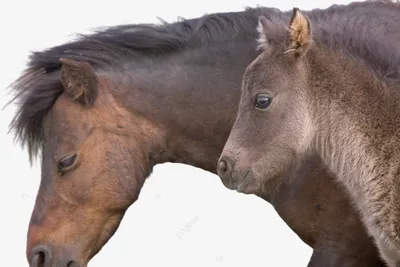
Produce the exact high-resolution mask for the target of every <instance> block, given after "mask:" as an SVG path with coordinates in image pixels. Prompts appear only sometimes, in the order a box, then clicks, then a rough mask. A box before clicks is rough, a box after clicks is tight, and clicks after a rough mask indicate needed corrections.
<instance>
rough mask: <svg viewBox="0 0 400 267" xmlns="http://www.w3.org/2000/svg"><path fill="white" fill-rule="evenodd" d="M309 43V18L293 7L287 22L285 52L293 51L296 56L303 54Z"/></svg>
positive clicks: (310, 35)
mask: <svg viewBox="0 0 400 267" xmlns="http://www.w3.org/2000/svg"><path fill="white" fill-rule="evenodd" d="M311 43H312V34H311V23H310V20H309V19H308V18H307V17H306V16H305V15H303V14H302V13H301V12H300V9H298V8H297V7H295V8H293V15H292V18H291V19H290V23H289V47H288V50H287V51H286V53H294V54H295V55H296V56H297V57H301V56H304V55H305V54H306V53H307V51H308V49H309V48H310V46H311Z"/></svg>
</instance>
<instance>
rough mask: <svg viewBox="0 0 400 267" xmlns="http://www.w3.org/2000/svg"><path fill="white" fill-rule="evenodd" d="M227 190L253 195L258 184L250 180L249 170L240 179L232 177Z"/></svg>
mask: <svg viewBox="0 0 400 267" xmlns="http://www.w3.org/2000/svg"><path fill="white" fill-rule="evenodd" d="M228 188H229V189H231V190H235V191H236V192H238V193H243V194H253V193H255V192H256V191H257V190H258V183H257V182H256V181H254V179H253V178H252V175H251V172H250V169H249V170H247V171H246V173H245V174H244V175H243V177H242V178H240V179H236V178H234V177H233V176H232V179H230V180H229V186H228Z"/></svg>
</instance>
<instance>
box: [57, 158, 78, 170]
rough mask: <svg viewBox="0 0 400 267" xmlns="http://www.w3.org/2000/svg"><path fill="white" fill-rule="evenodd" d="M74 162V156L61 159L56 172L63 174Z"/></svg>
mask: <svg viewBox="0 0 400 267" xmlns="http://www.w3.org/2000/svg"><path fill="white" fill-rule="evenodd" d="M75 160H76V154H73V155H68V156H65V157H63V158H62V159H60V161H59V162H58V165H57V168H58V171H59V172H65V171H66V170H68V169H69V168H70V167H71V166H72V165H73V164H74V162H75Z"/></svg>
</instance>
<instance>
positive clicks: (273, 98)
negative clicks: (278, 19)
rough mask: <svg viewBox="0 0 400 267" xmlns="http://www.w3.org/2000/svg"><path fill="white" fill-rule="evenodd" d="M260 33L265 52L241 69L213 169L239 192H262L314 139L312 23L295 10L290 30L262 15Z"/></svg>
mask: <svg viewBox="0 0 400 267" xmlns="http://www.w3.org/2000/svg"><path fill="white" fill-rule="evenodd" d="M281 26H282V25H281ZM258 30H259V34H260V39H259V44H260V48H261V49H263V53H262V54H260V55H259V56H258V58H256V59H255V60H254V61H253V62H252V63H251V64H250V65H249V66H248V67H247V69H246V71H245V74H244V77H243V83H242V92H241V99H240V103H239V110H238V114H237V118H236V121H235V123H234V125H233V128H232V131H231V133H230V136H229V139H228V141H227V142H226V144H225V148H224V150H223V152H222V154H221V157H220V160H219V162H218V168H217V169H218V175H219V176H220V177H221V179H222V181H223V183H224V185H225V186H226V187H228V188H230V189H236V190H237V191H240V192H243V193H260V192H259V191H260V190H263V186H264V183H265V182H263V180H265V178H267V179H269V180H272V181H274V180H275V179H276V178H279V177H282V176H283V175H285V174H286V173H288V172H289V171H290V170H292V169H293V168H294V167H295V166H296V165H297V162H298V161H299V158H300V155H301V154H303V153H304V152H305V151H306V150H307V147H308V145H309V143H310V140H311V138H312V131H311V128H312V124H311V121H310V115H309V104H308V100H307V94H306V93H305V89H306V87H307V62H306V61H305V60H304V58H305V56H306V54H307V52H309V49H310V48H312V37H311V25H310V21H309V20H308V18H307V17H305V16H304V15H303V14H302V13H300V11H299V10H298V9H296V8H295V9H294V10H293V16H292V18H291V21H290V23H289V31H288V32H287V30H286V29H285V27H283V26H282V27H279V26H277V25H275V24H273V22H271V21H269V20H268V19H266V18H265V17H260V19H259V27H258ZM275 181H278V180H275Z"/></svg>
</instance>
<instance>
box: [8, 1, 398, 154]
mask: <svg viewBox="0 0 400 267" xmlns="http://www.w3.org/2000/svg"><path fill="white" fill-rule="evenodd" d="M383 2H385V1H383ZM353 5H354V7H356V6H360V5H365V11H368V10H373V9H376V8H382V9H386V10H387V12H390V10H391V7H390V6H388V5H387V4H383V3H378V2H377V3H356V4H353ZM343 8H348V9H349V13H351V9H350V8H349V5H347V6H345V5H334V6H331V7H330V8H328V9H325V10H314V11H312V12H306V13H307V15H309V16H310V17H311V19H312V20H313V21H314V20H315V21H318V20H324V18H325V17H326V16H328V17H330V16H332V14H334V13H335V12H337V11H339V10H342V9H343ZM360 12H361V11H360ZM261 14H262V15H264V16H267V17H270V18H271V17H273V18H275V19H277V20H281V21H286V20H287V19H288V17H289V16H290V12H281V11H279V10H278V9H274V8H247V9H246V10H245V11H243V12H230V13H215V14H211V15H206V16H203V17H200V18H196V19H189V20H184V19H182V20H181V21H178V22H175V23H165V22H163V23H161V24H160V25H150V24H135V25H123V26H116V27H110V28H106V29H102V30H97V31H95V32H94V33H93V34H87V35H78V38H77V39H76V40H74V41H72V42H69V43H66V44H63V45H60V46H55V47H52V48H50V49H47V50H44V51H42V52H35V53H32V55H31V56H30V57H29V62H28V65H27V69H26V70H25V71H24V73H23V74H22V75H21V77H20V78H19V79H18V80H16V81H15V82H14V84H12V85H11V86H12V90H13V91H14V92H15V97H14V98H13V99H12V101H17V103H18V105H19V106H18V110H17V113H16V114H15V117H14V119H13V121H12V122H11V124H10V130H13V131H14V132H15V137H16V139H17V140H18V141H19V142H20V143H21V144H22V146H25V145H27V146H28V151H29V156H30V159H31V160H32V158H33V157H34V156H36V155H37V153H38V152H39V151H40V150H41V147H42V142H43V120H44V117H45V116H46V114H47V113H48V111H49V110H50V109H51V107H52V106H53V104H54V102H55V100H56V99H57V98H58V97H59V96H60V94H61V93H62V92H63V89H62V86H61V83H60V80H59V73H60V72H59V70H60V67H61V64H60V62H59V59H60V58H61V57H64V58H70V59H75V60H83V61H87V62H89V63H90V64H91V65H92V66H93V67H94V68H95V69H101V68H106V67H110V66H113V67H117V66H118V65H122V64H124V63H127V62H131V61H140V60H142V59H147V58H152V57H159V56H162V55H167V54H173V53H175V52H178V51H181V50H182V49H190V48H194V47H198V46H205V45H208V44H209V43H216V42H226V41H231V40H235V38H238V36H250V37H251V38H254V41H255V34H256V25H257V21H258V17H259V15H261ZM349 19H351V18H349ZM353 29H354V28H353ZM353 31H354V30H353ZM361 34H362V32H361ZM339 38H340V37H339ZM342 39H343V38H342ZM342 42H345V41H342ZM357 46H360V44H357ZM372 53H376V51H372V52H371V51H370V54H372ZM379 56H381V55H379ZM382 58H385V57H382Z"/></svg>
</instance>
